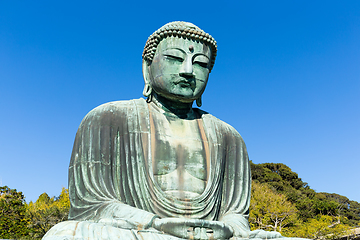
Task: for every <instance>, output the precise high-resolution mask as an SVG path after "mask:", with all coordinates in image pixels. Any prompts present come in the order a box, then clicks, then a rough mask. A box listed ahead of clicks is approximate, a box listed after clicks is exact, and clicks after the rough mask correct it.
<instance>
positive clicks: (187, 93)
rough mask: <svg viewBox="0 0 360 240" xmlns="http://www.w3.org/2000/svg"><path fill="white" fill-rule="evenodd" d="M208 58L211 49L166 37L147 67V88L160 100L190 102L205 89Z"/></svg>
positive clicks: (180, 39) (176, 38)
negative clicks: (161, 98) (148, 84)
mask: <svg viewBox="0 0 360 240" xmlns="http://www.w3.org/2000/svg"><path fill="white" fill-rule="evenodd" d="M210 58H211V49H210V47H209V46H207V45H205V44H203V43H201V42H197V41H194V40H189V39H183V38H178V37H167V38H165V39H164V40H162V41H161V42H160V43H159V44H158V47H157V50H156V52H155V55H154V58H153V61H152V63H151V65H150V66H149V67H148V69H149V81H150V85H151V86H152V88H153V90H154V91H155V92H156V93H157V94H158V95H160V96H162V97H165V98H167V99H170V100H173V101H180V102H187V103H188V102H192V101H194V100H195V99H197V98H199V97H200V96H201V94H202V93H203V92H204V90H205V87H206V84H207V81H208V77H209V65H210Z"/></svg>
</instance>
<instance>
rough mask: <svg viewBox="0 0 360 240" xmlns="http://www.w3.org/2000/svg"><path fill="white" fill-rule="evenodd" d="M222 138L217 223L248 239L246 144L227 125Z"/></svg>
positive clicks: (248, 193) (248, 192)
mask: <svg viewBox="0 0 360 240" xmlns="http://www.w3.org/2000/svg"><path fill="white" fill-rule="evenodd" d="M223 131H224V132H225V133H226V134H225V140H226V141H225V142H226V144H224V145H226V148H225V149H224V151H226V164H224V171H225V172H224V179H223V192H222V206H221V214H220V217H219V221H221V222H224V223H226V224H228V225H229V226H231V227H232V229H233V232H234V236H235V237H243V238H247V237H249V234H250V226H249V221H248V214H249V205H250V194H251V173H250V163H249V158H248V154H247V150H246V146H245V143H244V141H243V139H242V137H241V136H240V134H239V133H238V132H237V131H236V130H235V129H234V128H232V127H231V126H229V125H227V127H226V129H224V130H223Z"/></svg>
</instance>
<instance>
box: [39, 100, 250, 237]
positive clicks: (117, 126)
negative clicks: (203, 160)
mask: <svg viewBox="0 0 360 240" xmlns="http://www.w3.org/2000/svg"><path fill="white" fill-rule="evenodd" d="M194 111H196V112H197V113H198V114H199V116H201V121H202V123H203V126H204V131H205V134H206V138H207V143H208V150H209V164H210V166H209V171H210V172H209V175H208V181H207V185H206V188H205V190H204V192H203V193H202V194H201V195H200V196H198V197H195V198H191V199H179V198H175V197H172V196H169V195H166V194H165V193H164V192H163V191H162V190H161V188H160V187H159V185H158V184H157V182H156V181H155V180H154V176H153V169H152V161H155V160H156V159H155V160H154V159H152V154H151V149H152V144H156V143H154V142H152V131H161V129H153V128H152V126H151V124H150V119H149V118H150V115H149V108H148V103H146V101H145V100H144V99H136V100H130V101H117V102H110V103H106V104H103V105H101V106H99V107H97V108H95V109H93V110H92V111H90V112H89V113H88V114H87V115H86V117H85V118H84V119H83V121H82V122H81V124H80V127H79V129H78V131H77V134H76V138H75V142H74V147H73V152H72V156H71V162H70V166H69V194H70V202H71V207H70V213H69V221H66V222H63V223H59V224H57V225H56V226H54V227H53V228H52V229H51V230H50V231H49V232H48V233H47V234H46V235H45V236H44V239H47V240H51V239H178V238H176V237H172V236H169V235H167V234H163V233H161V232H158V231H156V230H155V229H153V228H149V225H150V224H151V222H152V220H153V219H154V218H155V217H161V218H164V217H180V218H183V217H186V218H193V219H205V220H213V221H222V222H225V223H227V224H229V225H230V226H231V227H232V228H233V230H234V237H245V238H246V237H247V236H248V232H249V231H250V229H249V223H248V209H249V204H250V184H251V175H250V166H249V160H248V155H247V152H246V147H245V144H244V141H243V140H242V138H241V136H240V134H239V133H238V132H237V131H236V130H235V129H234V128H233V127H231V126H230V125H228V124H226V123H224V122H222V121H221V120H219V119H217V118H215V117H214V116H212V115H210V114H208V113H206V112H204V111H201V110H199V109H194ZM153 118H154V121H156V116H153Z"/></svg>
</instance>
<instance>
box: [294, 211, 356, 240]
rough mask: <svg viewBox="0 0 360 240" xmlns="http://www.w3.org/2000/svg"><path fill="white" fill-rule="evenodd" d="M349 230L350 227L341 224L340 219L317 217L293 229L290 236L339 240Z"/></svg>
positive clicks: (326, 216) (324, 216) (325, 216)
mask: <svg viewBox="0 0 360 240" xmlns="http://www.w3.org/2000/svg"><path fill="white" fill-rule="evenodd" d="M349 230H350V226H348V225H346V224H342V223H341V219H340V217H332V216H328V215H318V216H317V217H316V218H313V219H310V220H309V221H307V222H304V223H302V224H301V225H299V227H298V228H295V229H293V232H292V233H291V235H293V236H296V237H303V238H309V239H339V238H340V237H341V236H344V235H347V234H348V233H349Z"/></svg>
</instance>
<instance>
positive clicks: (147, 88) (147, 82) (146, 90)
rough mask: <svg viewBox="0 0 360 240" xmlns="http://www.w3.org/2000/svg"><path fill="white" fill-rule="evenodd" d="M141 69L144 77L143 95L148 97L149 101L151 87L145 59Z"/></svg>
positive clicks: (148, 66) (148, 69)
mask: <svg viewBox="0 0 360 240" xmlns="http://www.w3.org/2000/svg"><path fill="white" fill-rule="evenodd" d="M142 71H143V77H144V81H145V86H144V91H143V95H144V96H145V97H147V98H148V101H151V96H152V95H151V94H152V87H151V84H150V65H149V64H148V62H147V61H146V60H143V63H142Z"/></svg>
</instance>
